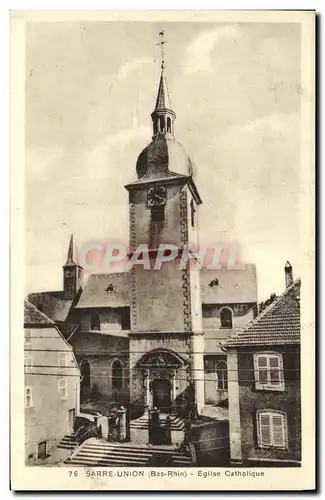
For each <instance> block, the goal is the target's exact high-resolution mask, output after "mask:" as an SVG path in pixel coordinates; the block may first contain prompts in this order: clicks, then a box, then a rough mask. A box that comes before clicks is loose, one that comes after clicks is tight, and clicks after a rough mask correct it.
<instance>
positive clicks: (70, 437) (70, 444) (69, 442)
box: [58, 434, 78, 450]
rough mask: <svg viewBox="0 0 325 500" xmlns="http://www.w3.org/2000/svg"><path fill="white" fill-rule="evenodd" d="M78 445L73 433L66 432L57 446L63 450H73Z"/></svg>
mask: <svg viewBox="0 0 325 500" xmlns="http://www.w3.org/2000/svg"><path fill="white" fill-rule="evenodd" d="M77 447H78V441H77V440H76V437H75V435H74V434H66V435H65V436H64V437H63V438H62V439H61V441H60V443H59V445H58V448H64V449H65V450H75V449H76V448H77Z"/></svg>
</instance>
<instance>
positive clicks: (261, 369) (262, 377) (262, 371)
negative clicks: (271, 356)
mask: <svg viewBox="0 0 325 500" xmlns="http://www.w3.org/2000/svg"><path fill="white" fill-rule="evenodd" d="M257 369H258V381H259V383H260V384H267V357H266V356H258V357H257Z"/></svg>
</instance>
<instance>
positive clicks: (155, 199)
mask: <svg viewBox="0 0 325 500" xmlns="http://www.w3.org/2000/svg"><path fill="white" fill-rule="evenodd" d="M166 198H167V191H166V188H165V187H164V186H152V187H150V188H149V189H148V207H159V206H161V205H165V204H166Z"/></svg>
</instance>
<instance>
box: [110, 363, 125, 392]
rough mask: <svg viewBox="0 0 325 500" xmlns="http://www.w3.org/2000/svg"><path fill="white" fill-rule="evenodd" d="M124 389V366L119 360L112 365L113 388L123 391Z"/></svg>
mask: <svg viewBox="0 0 325 500" xmlns="http://www.w3.org/2000/svg"><path fill="white" fill-rule="evenodd" d="M122 387H123V366H122V363H121V361H119V360H118V359H117V360H116V361H114V363H113V364H112V388H113V389H122Z"/></svg>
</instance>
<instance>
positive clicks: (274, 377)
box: [269, 356, 280, 384]
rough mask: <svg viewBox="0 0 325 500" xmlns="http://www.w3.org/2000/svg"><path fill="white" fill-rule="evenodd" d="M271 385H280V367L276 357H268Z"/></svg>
mask: <svg viewBox="0 0 325 500" xmlns="http://www.w3.org/2000/svg"><path fill="white" fill-rule="evenodd" d="M269 362H270V375H271V384H280V365H279V357H278V356H270V358H269Z"/></svg>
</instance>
